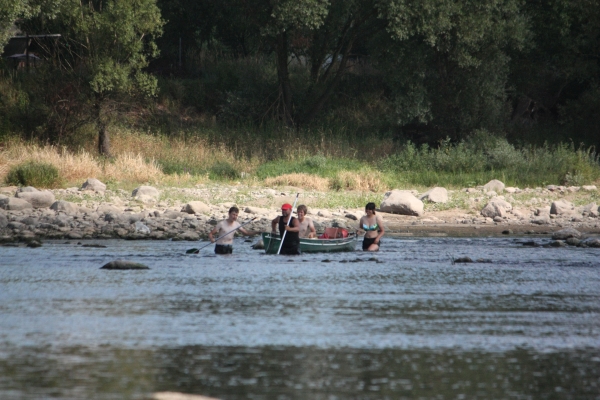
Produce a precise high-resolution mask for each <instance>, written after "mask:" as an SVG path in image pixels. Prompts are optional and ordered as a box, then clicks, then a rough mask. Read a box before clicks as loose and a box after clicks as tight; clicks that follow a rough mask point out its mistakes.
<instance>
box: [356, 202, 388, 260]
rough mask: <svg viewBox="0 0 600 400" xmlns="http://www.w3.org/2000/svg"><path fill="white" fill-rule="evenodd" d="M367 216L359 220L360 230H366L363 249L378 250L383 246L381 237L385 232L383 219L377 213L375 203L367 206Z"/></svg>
mask: <svg viewBox="0 0 600 400" xmlns="http://www.w3.org/2000/svg"><path fill="white" fill-rule="evenodd" d="M365 214H366V215H365V216H364V217H362V218H361V219H360V221H359V222H358V231H363V232H365V237H364V239H363V246H362V247H363V251H377V250H379V248H380V247H381V237H382V236H383V234H384V233H385V229H384V227H383V219H382V218H381V217H380V216H379V215H377V214H376V213H375V203H368V204H367V205H366V206H365Z"/></svg>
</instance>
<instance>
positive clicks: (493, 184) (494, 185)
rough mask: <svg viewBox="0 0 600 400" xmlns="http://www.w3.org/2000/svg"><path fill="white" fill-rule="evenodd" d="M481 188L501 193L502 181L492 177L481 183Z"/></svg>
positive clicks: (502, 189)
mask: <svg viewBox="0 0 600 400" xmlns="http://www.w3.org/2000/svg"><path fill="white" fill-rule="evenodd" d="M483 190H484V191H485V192H492V191H493V192H496V193H502V192H503V191H504V183H503V182H501V181H499V180H498V179H492V180H491V181H489V182H488V183H486V184H485V185H483Z"/></svg>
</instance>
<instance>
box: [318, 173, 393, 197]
mask: <svg viewBox="0 0 600 400" xmlns="http://www.w3.org/2000/svg"><path fill="white" fill-rule="evenodd" d="M330 187H331V188H332V189H336V190H356V191H359V192H380V191H383V190H386V189H388V188H387V186H386V185H385V184H384V183H383V181H382V178H381V173H380V172H378V171H359V172H354V171H340V172H338V173H337V175H336V177H335V179H334V180H333V182H331V185H330Z"/></svg>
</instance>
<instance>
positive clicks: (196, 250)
mask: <svg viewBox="0 0 600 400" xmlns="http://www.w3.org/2000/svg"><path fill="white" fill-rule="evenodd" d="M198 253H200V250H198V249H189V250H187V251H186V252H185V254H198Z"/></svg>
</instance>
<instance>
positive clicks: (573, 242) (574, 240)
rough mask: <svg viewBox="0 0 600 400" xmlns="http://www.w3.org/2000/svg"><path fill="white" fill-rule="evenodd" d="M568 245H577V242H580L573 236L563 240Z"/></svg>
mask: <svg viewBox="0 0 600 400" xmlns="http://www.w3.org/2000/svg"><path fill="white" fill-rule="evenodd" d="M565 242H566V243H567V244H568V245H569V246H579V244H580V243H581V240H579V239H577V238H574V237H570V238H568V239H567V240H566V241H565Z"/></svg>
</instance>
